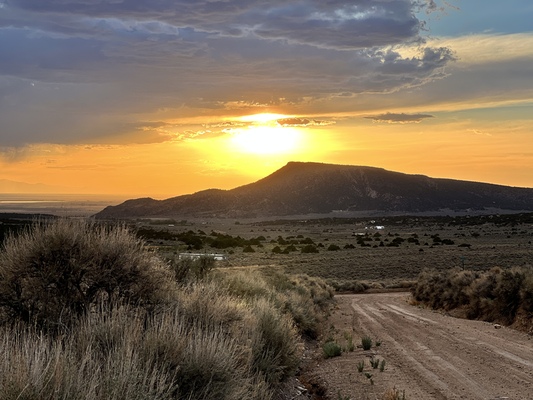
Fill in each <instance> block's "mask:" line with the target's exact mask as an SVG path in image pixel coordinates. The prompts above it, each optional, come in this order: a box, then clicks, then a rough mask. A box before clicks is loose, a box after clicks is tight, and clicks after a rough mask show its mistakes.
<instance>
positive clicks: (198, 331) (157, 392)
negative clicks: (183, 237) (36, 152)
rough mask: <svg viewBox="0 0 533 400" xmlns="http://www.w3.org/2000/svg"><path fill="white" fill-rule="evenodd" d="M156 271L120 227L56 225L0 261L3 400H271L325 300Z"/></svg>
mask: <svg viewBox="0 0 533 400" xmlns="http://www.w3.org/2000/svg"><path fill="white" fill-rule="evenodd" d="M213 266H214V261H213V260H212V259H200V260H196V261H191V260H187V261H183V262H182V261H172V262H168V261H165V260H163V259H162V258H161V257H160V256H158V254H156V253H153V252H148V251H147V250H146V248H145V245H144V242H143V241H142V240H140V239H138V238H137V237H136V236H135V235H133V234H132V233H131V232H130V231H129V230H128V229H127V228H125V227H124V226H117V225H113V226H107V225H99V224H95V223H92V222H88V221H75V220H65V219H61V220H57V221H54V222H51V223H47V224H44V223H43V224H36V225H34V226H33V227H32V228H31V229H28V230H26V231H24V232H23V233H21V234H19V235H18V236H10V237H8V239H6V240H5V241H4V244H3V246H2V250H1V252H0V338H1V339H0V370H1V371H2V374H1V375H0V398H1V399H4V400H10V399H13V400H14V399H26V400H32V399H35V400H37V399H87V400H92V399H95V400H96V399H98V400H100V399H101V400H104V399H105V400H108V399H128V400H131V399H139V400H141V399H143V400H145V399H158V400H159V399H191V400H194V399H206V400H207V399H213V400H214V399H217V400H224V399H228V400H229V399H231V400H233V399H235V400H236V399H273V398H275V393H276V392H277V389H278V388H279V387H280V385H281V384H282V383H283V382H284V381H285V380H286V379H287V378H289V377H290V376H292V375H293V374H294V372H295V371H296V369H297V367H298V365H299V362H300V358H301V351H302V346H301V343H300V335H302V334H305V335H309V336H316V335H317V334H318V329H319V326H320V318H321V314H322V311H323V310H324V309H325V307H326V306H327V304H328V302H329V301H330V300H331V297H332V291H331V290H330V288H329V287H328V286H327V285H325V284H324V283H323V281H321V280H319V279H316V278H309V277H305V276H287V275H282V274H279V273H270V274H266V273H260V272H258V271H254V272H253V274H252V273H250V272H246V271H239V272H231V271H229V270H225V271H217V270H216V269H213Z"/></svg>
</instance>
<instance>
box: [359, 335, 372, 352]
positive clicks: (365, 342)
mask: <svg viewBox="0 0 533 400" xmlns="http://www.w3.org/2000/svg"><path fill="white" fill-rule="evenodd" d="M361 346H363V350H370V349H371V348H372V339H371V338H370V337H369V336H363V337H362V338H361Z"/></svg>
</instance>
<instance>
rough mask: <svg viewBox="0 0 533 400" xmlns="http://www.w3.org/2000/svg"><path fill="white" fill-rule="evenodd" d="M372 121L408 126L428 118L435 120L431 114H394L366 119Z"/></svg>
mask: <svg viewBox="0 0 533 400" xmlns="http://www.w3.org/2000/svg"><path fill="white" fill-rule="evenodd" d="M365 118H367V119H371V120H372V121H374V122H387V123H397V124H407V123H418V122H421V121H422V120H424V119H426V118H434V116H433V115H429V114H403V113H402V114H394V113H385V114H380V115H372V116H369V117H365Z"/></svg>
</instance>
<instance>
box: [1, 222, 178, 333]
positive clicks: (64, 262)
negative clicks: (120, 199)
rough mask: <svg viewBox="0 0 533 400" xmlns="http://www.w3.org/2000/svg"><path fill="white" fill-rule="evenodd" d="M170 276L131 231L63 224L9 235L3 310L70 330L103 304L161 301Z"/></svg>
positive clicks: (4, 255)
mask: <svg viewBox="0 0 533 400" xmlns="http://www.w3.org/2000/svg"><path fill="white" fill-rule="evenodd" d="M171 281H172V280H171V279H170V272H169V271H168V269H167V268H166V267H165V265H164V264H163V262H162V261H161V260H160V259H159V258H157V257H155V256H154V255H153V254H150V253H148V252H146V251H145V250H144V245H143V242H142V241H140V240H139V239H137V238H136V237H135V236H134V235H133V234H132V233H130V232H129V230H128V229H127V228H126V227H124V226H105V225H97V224H95V223H94V222H90V221H86V220H68V219H59V220H56V221H54V222H52V223H50V224H44V223H40V224H35V225H33V226H32V228H31V229H29V230H27V231H25V232H23V233H21V234H20V235H18V236H16V237H14V236H12V237H9V238H8V239H7V240H6V241H5V242H4V245H3V251H2V252H1V253H0V309H1V310H2V311H3V313H4V316H6V317H7V318H9V319H10V320H21V321H24V322H27V323H30V322H31V323H35V324H37V325H39V326H41V327H43V328H47V329H57V328H59V327H61V326H68V325H70V324H71V322H72V321H74V320H75V319H77V318H79V317H80V316H82V315H84V314H86V313H87V312H88V311H89V310H90V309H91V307H93V306H94V305H95V304H97V303H107V304H113V303H114V302H115V301H117V300H120V301H125V302H130V303H135V304H139V305H142V304H144V305H150V304H152V305H153V304H157V303H158V302H160V301H162V300H163V299H164V298H165V297H166V296H167V295H168V294H169V292H170V284H171Z"/></svg>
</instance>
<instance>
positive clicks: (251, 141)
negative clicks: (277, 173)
mask: <svg viewBox="0 0 533 400" xmlns="http://www.w3.org/2000/svg"><path fill="white" fill-rule="evenodd" d="M231 142H232V144H233V145H234V146H235V148H236V149H237V150H239V151H241V152H245V153H254V154H284V153H289V152H292V151H295V150H296V149H297V148H298V144H299V142H300V132H298V130H297V129H295V128H282V127H273V126H251V127H248V128H247V129H243V130H239V131H236V132H235V134H234V135H233V136H232V138H231Z"/></svg>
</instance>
